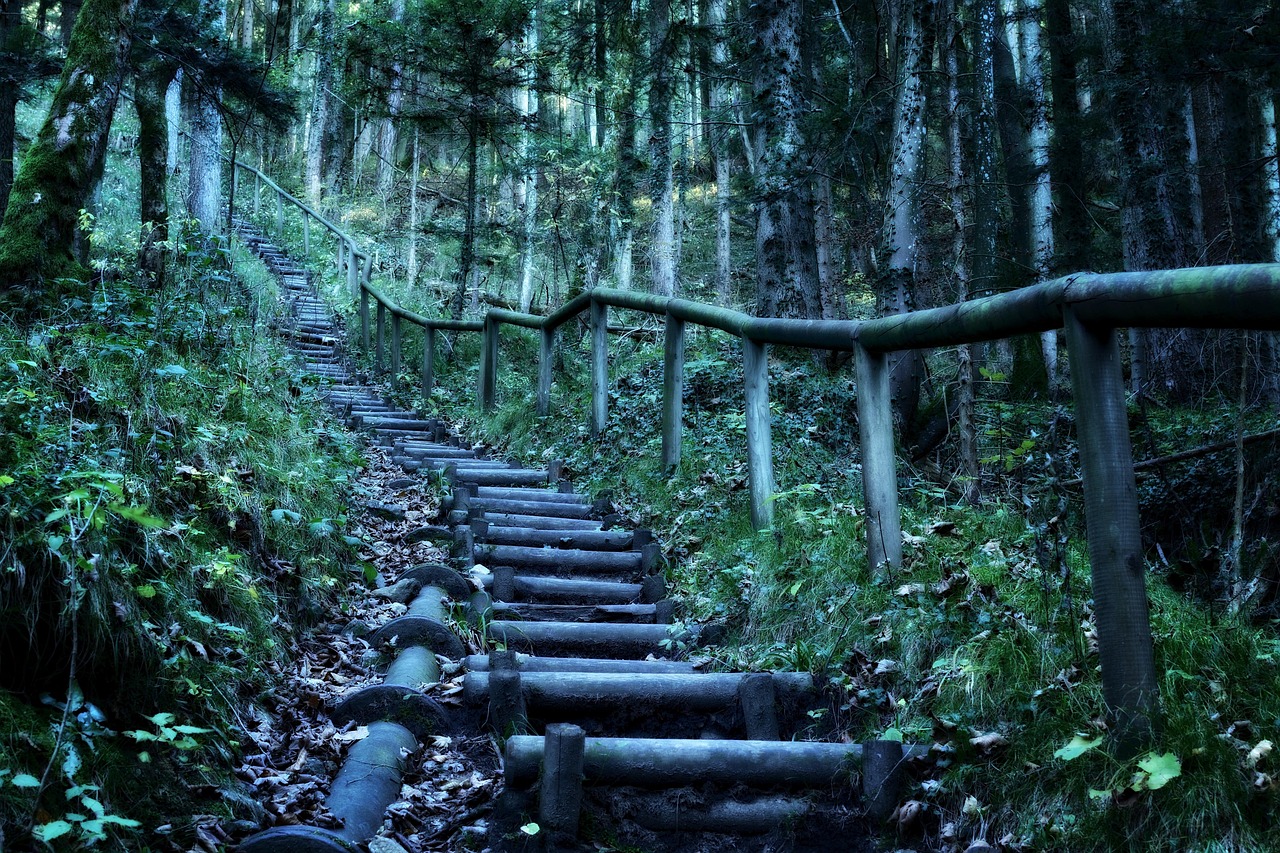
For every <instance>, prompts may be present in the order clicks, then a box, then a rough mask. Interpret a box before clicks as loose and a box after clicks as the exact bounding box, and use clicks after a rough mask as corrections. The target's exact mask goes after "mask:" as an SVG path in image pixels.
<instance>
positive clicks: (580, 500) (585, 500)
mask: <svg viewBox="0 0 1280 853" xmlns="http://www.w3.org/2000/svg"><path fill="white" fill-rule="evenodd" d="M476 497H478V498H490V499H492V500H503V501H539V502H541V503H556V504H589V503H591V498H589V497H587V496H586V495H579V494H575V493H573V492H553V491H550V490H548V489H504V488H499V487H497V486H481V487H480V488H478V489H477V490H476Z"/></svg>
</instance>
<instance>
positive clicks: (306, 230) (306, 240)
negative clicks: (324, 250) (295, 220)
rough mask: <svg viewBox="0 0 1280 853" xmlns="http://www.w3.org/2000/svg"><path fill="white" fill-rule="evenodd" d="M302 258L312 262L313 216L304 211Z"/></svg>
mask: <svg viewBox="0 0 1280 853" xmlns="http://www.w3.org/2000/svg"><path fill="white" fill-rule="evenodd" d="M302 256H303V257H304V258H306V259H307V260H311V214H310V213H307V212H306V211H305V210H304V211H302Z"/></svg>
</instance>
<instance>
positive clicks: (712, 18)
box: [705, 0, 733, 308]
mask: <svg viewBox="0 0 1280 853" xmlns="http://www.w3.org/2000/svg"><path fill="white" fill-rule="evenodd" d="M727 5H728V2H727V0H709V2H708V3H707V27H708V28H709V29H710V31H711V38H712V39H713V42H712V45H711V67H710V69H709V73H708V74H707V75H705V76H706V77H709V78H710V92H709V96H710V106H711V110H710V116H711V121H710V123H709V128H710V134H709V137H710V148H711V159H712V162H713V163H714V165H715V173H716V274H715V275H716V278H715V285H716V301H717V302H719V303H720V305H722V306H724V307H726V308H727V307H730V306H731V305H732V304H733V279H732V275H733V261H732V254H731V249H732V244H731V243H730V228H729V226H730V215H731V211H732V208H731V205H732V192H733V191H732V188H731V185H730V182H729V128H730V121H731V116H730V115H729V114H728V109H729V102H730V92H729V84H728V82H727V81H726V80H725V76H724V75H725V73H726V66H727V65H728V62H729V35H728V29H727V28H726V27H725V9H726V7H727Z"/></svg>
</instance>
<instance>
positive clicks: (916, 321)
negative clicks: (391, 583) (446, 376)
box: [235, 162, 1280, 751]
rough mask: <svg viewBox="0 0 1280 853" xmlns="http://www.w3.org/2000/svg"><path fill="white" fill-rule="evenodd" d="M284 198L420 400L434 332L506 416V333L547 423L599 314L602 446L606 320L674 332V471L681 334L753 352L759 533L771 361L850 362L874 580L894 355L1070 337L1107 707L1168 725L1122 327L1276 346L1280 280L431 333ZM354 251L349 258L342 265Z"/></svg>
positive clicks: (667, 447) (1138, 731) (365, 265)
mask: <svg viewBox="0 0 1280 853" xmlns="http://www.w3.org/2000/svg"><path fill="white" fill-rule="evenodd" d="M235 165H236V166H238V167H240V168H242V169H246V170H248V171H249V172H251V173H253V174H255V175H256V176H257V177H258V178H259V179H260V180H262V181H265V182H266V184H267V186H268V187H270V188H271V189H273V190H274V191H275V192H276V204H277V209H276V224H277V228H278V229H279V230H281V231H283V228H284V215H283V203H284V202H288V203H290V204H293V205H295V206H296V207H298V208H299V209H300V210H302V211H303V214H304V216H303V226H304V241H305V239H306V234H307V233H308V232H307V231H306V230H305V229H306V228H307V226H308V225H309V219H308V218H307V217H313V218H315V219H316V220H317V221H318V222H320V223H321V225H323V226H324V227H325V228H327V229H328V230H329V231H330V232H331V233H332V234H334V235H335V236H336V237H337V238H338V240H339V241H340V246H339V252H338V259H337V266H338V269H339V272H340V273H341V272H342V270H343V269H344V267H345V269H346V272H347V280H348V283H349V284H350V285H351V289H352V293H353V296H355V297H356V298H357V299H358V301H359V305H360V318H361V332H362V334H361V340H362V342H363V344H364V348H365V350H366V352H367V351H369V349H370V318H369V300H370V299H372V300H373V301H374V302H375V303H376V304H377V309H378V310H377V335H376V339H375V341H376V343H375V345H374V347H373V353H374V364H375V370H377V372H379V373H381V372H382V352H383V339H384V334H385V325H386V315H387V314H390V315H391V317H392V323H391V368H392V373H393V381H396V380H398V376H397V374H398V373H399V366H400V349H401V321H403V320H407V321H408V322H410V323H412V324H414V325H417V326H420V327H422V329H423V330H424V333H425V335H426V339H425V341H424V350H423V355H424V358H423V367H422V380H423V390H424V393H425V394H426V395H430V392H431V388H432V383H433V371H434V367H433V365H434V350H435V333H436V331H437V330H453V331H464V332H470V331H478V332H480V333H481V334H482V345H481V359H480V380H479V389H478V401H479V404H480V406H481V407H482V408H484V409H488V408H490V407H492V406H493V405H494V403H495V400H496V389H497V369H498V355H499V347H498V341H499V333H500V328H501V326H502V325H503V324H507V325H511V326H519V327H522V328H526V329H534V330H537V331H539V333H540V345H539V356H538V381H537V394H536V399H537V407H538V413H539V414H543V415H545V414H547V413H548V411H549V408H550V396H551V385H552V374H553V353H554V349H555V333H556V331H557V330H558V329H559V328H560V327H561V326H563V325H564V324H565V323H567V322H569V321H570V320H572V319H573V318H575V317H577V316H578V315H579V314H581V313H583V312H584V311H585V312H589V314H590V328H591V414H590V423H591V427H592V431H593V432H594V433H599V432H601V431H603V430H604V428H605V426H606V424H607V421H608V391H609V378H608V309H609V308H610V307H612V308H619V309H626V310H632V311H641V312H644V313H647V314H653V315H656V316H661V317H664V318H665V321H666V325H665V330H664V343H663V404H662V461H663V464H664V466H666V467H668V468H672V467H674V466H676V465H678V464H679V461H680V446H681V432H682V430H683V396H684V392H683V389H684V376H683V374H684V327H685V324H686V323H693V324H695V325H699V326H704V327H707V328H711V329H718V330H720V331H723V332H727V333H729V334H732V335H735V336H737V337H739V338H740V339H741V341H742V349H743V359H742V365H743V389H744V393H745V398H746V433H747V435H746V438H747V470H748V474H749V482H750V500H751V518H752V522H753V523H754V524H755V525H756V526H757V528H768V527H770V526H771V525H772V520H773V488H774V486H773V462H772V444H771V442H772V439H771V428H770V413H769V363H768V352H767V347H768V346H769V345H780V346H793V347H803V348H809V349H824V350H837V351H852V352H853V353H854V355H855V359H854V361H855V366H856V370H857V383H858V431H859V438H860V442H861V457H862V484H863V494H864V503H865V509H866V519H867V523H866V536H867V542H866V545H867V557H868V560H869V561H870V563H871V565H872V566H873V567H874V568H876V569H877V570H878V569H880V568H881V567H889V568H895V567H898V566H900V565H901V562H902V522H901V514H900V509H899V505H898V494H897V470H896V460H895V457H894V442H893V413H892V397H891V392H890V382H889V373H890V360H889V358H888V354H889V353H892V352H895V351H902V350H911V349H926V348H932V347H941V346H951V345H955V344H963V343H976V342H979V341H985V340H992V339H996V338H1003V337H1009V336H1012V335H1019V334H1027V333H1035V332H1046V331H1051V330H1056V329H1063V330H1064V331H1065V336H1066V343H1067V352H1068V356H1069V360H1070V366H1071V381H1072V388H1073V393H1074V397H1075V407H1076V422H1077V431H1078V436H1079V445H1080V459H1081V469H1082V474H1083V477H1082V479H1083V483H1084V497H1085V519H1086V526H1087V532H1088V540H1089V557H1090V563H1091V566H1092V582H1093V595H1094V600H1095V602H1096V615H1097V628H1098V639H1099V646H1100V655H1101V658H1102V677H1103V692H1104V697H1105V699H1106V702H1107V705H1108V707H1109V708H1110V712H1111V714H1112V717H1113V720H1112V722H1113V726H1112V730H1113V731H1114V732H1116V733H1117V737H1118V738H1119V740H1120V743H1121V749H1122V751H1127V750H1131V749H1136V747H1137V746H1138V745H1139V744H1140V743H1141V742H1142V740H1143V739H1144V738H1145V736H1146V735H1147V734H1149V733H1150V731H1151V729H1152V718H1153V717H1154V715H1155V714H1156V713H1157V710H1158V709H1157V697H1158V691H1157V687H1156V685H1157V681H1156V674H1155V664H1154V656H1153V653H1152V642H1151V630H1150V623H1149V619H1148V615H1147V598H1146V587H1145V578H1144V572H1143V571H1142V566H1143V565H1144V563H1143V559H1144V558H1143V552H1142V540H1141V535H1140V530H1139V526H1138V501H1137V488H1136V482H1135V477H1134V468H1133V453H1132V450H1131V448H1130V443H1129V426H1128V419H1127V414H1126V388H1125V384H1124V376H1123V373H1122V369H1121V368H1122V364H1121V356H1120V348H1119V342H1118V338H1117V334H1116V329H1117V328H1120V327H1126V326H1128V327H1168V326H1175V327H1176V326H1184V327H1195V328H1240V329H1262V330H1280V264H1254V265H1235V266H1219V267H1197V268H1191V269H1179V270H1158V271H1152V272H1125V273H1079V274H1076V275H1070V276H1066V277H1063V278H1058V279H1054V280H1053V281H1047V282H1043V283H1041V284H1037V285H1034V286H1031V287H1026V288H1022V289H1020V290H1015V291H1010V292H1008V293H1001V294H997V295H995V296H989V297H985V298H983V299H975V300H972V301H968V302H962V303H959V304H955V305H948V306H944V307H941V308H931V309H928V310H923V311H914V312H911V313H907V314H899V315H894V316H889V317H881V318H877V319H874V320H862V321H857V320H799V319H791V318H781V317H753V316H751V315H749V314H744V313H742V312H740V311H734V310H732V309H728V308H721V307H718V306H714V305H707V304H704V303H700V302H694V301H691V300H687V299H679V298H673V297H664V296H656V295H654V294H648V293H640V292H637V291H630V290H617V289H614V288H604V287H598V288H595V289H594V290H591V291H589V292H584V293H580V294H578V295H576V296H574V297H573V298H572V299H570V300H569V301H567V302H566V303H565V304H564V305H562V306H560V307H559V308H557V309H556V310H555V311H552V312H550V313H549V314H547V315H545V316H543V315H535V314H528V313H524V312H520V311H512V310H509V309H506V308H496V307H493V308H489V309H488V310H486V311H485V312H484V314H483V316H482V318H481V319H474V320H447V319H442V318H433V317H424V316H422V315H420V314H417V313H414V312H412V311H408V310H406V309H404V308H402V307H401V306H399V305H398V304H396V303H395V302H394V301H393V300H391V299H390V298H388V297H387V296H386V295H385V294H384V293H382V291H380V290H379V289H378V288H377V287H375V286H374V285H373V283H372V280H371V278H372V266H373V264H372V256H371V255H370V254H369V253H368V252H364V251H362V250H360V249H359V247H358V246H357V245H356V243H355V240H354V239H353V238H352V237H351V236H350V235H348V234H347V233H345V232H344V231H342V229H340V228H338V227H337V226H336V225H334V224H333V223H331V222H329V220H327V219H325V218H324V217H323V216H321V215H320V214H318V213H317V212H316V211H314V210H312V209H311V208H310V207H308V206H307V205H306V204H304V203H303V202H301V201H299V200H298V199H296V198H294V197H293V196H292V195H290V194H289V193H288V192H286V191H284V190H282V189H281V188H280V187H279V186H278V185H277V184H276V183H275V182H274V181H272V180H271V179H270V178H268V177H267V176H266V175H264V174H263V173H262V172H260V171H259V170H257V169H255V168H253V167H252V166H247V165H245V164H242V163H239V162H237V163H235ZM344 247H345V249H346V251H345V252H344V251H343V248H344Z"/></svg>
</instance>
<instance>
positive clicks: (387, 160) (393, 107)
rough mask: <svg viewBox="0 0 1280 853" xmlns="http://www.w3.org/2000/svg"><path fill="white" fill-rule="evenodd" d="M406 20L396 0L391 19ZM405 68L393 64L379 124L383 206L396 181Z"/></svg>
mask: <svg viewBox="0 0 1280 853" xmlns="http://www.w3.org/2000/svg"><path fill="white" fill-rule="evenodd" d="M403 18H404V0H394V2H393V3H392V4H391V19H392V20H393V21H396V22H399V21H400V20H402V19H403ZM403 73H404V68H403V66H402V65H401V64H400V63H399V62H393V63H392V64H391V91H390V92H388V93H387V115H386V116H385V117H384V118H383V119H382V120H381V121H380V122H379V125H381V127H380V129H379V133H378V196H379V198H381V199H382V203H383V205H384V206H385V205H387V204H388V203H389V201H390V198H391V189H392V185H393V184H394V183H395V179H396V149H397V148H398V147H399V142H400V139H399V133H398V128H397V126H396V122H398V121H399V120H400V108H401V106H402V105H403V103H404V80H403Z"/></svg>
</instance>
